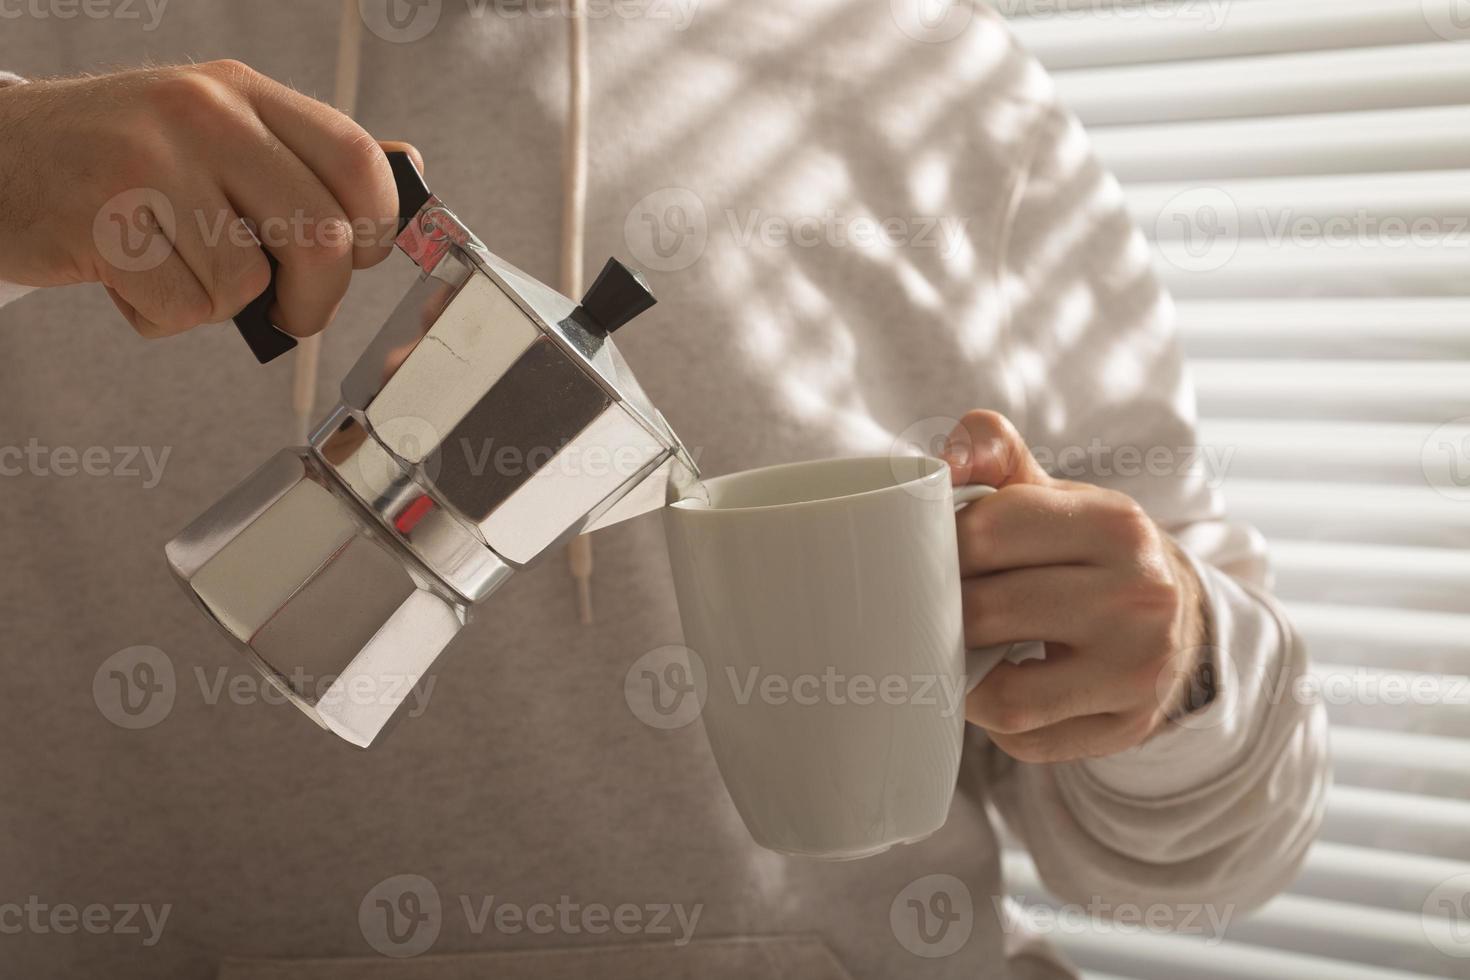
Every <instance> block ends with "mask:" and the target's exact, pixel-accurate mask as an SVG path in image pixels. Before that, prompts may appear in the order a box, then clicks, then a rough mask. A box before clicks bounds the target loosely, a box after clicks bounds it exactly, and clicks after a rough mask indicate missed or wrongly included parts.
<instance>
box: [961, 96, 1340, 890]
mask: <svg viewBox="0 0 1470 980" xmlns="http://www.w3.org/2000/svg"><path fill="white" fill-rule="evenodd" d="M1035 132H1036V135H1035V138H1034V140H1033V142H1032V144H1031V154H1030V159H1029V162H1028V164H1027V165H1026V167H1025V170H1024V177H1023V178H1022V179H1021V180H1020V181H1018V183H1017V186H1016V189H1015V192H1014V193H1015V199H1014V207H1013V209H1012V214H1013V215H1014V217H1013V219H1012V221H1011V222H1010V228H1009V234H1008V235H1007V238H1006V241H1007V245H1006V246H1005V250H1004V255H1005V260H1004V262H1003V263H1002V265H1001V283H1000V285H1001V288H1002V289H1003V290H1004V292H1005V295H1006V298H1007V304H1008V307H1009V316H1010V330H1011V331H1012V336H1013V337H1014V339H1015V343H1016V346H1017V349H1020V350H1026V351H1028V352H1029V356H1028V357H1027V358H1025V359H1023V361H1024V362H1023V363H1021V364H1020V365H1019V366H1018V369H1019V370H1021V371H1023V372H1024V374H1025V377H1024V378H1023V383H1024V384H1025V385H1026V388H1027V390H1028V397H1027V401H1026V408H1025V412H1024V417H1023V418H1022V419H1017V420H1016V422H1017V424H1018V426H1020V428H1021V431H1022V432H1023V433H1024V435H1025V436H1026V439H1027V442H1028V444H1029V445H1031V446H1032V447H1033V450H1034V451H1036V452H1037V454H1038V459H1040V460H1041V462H1042V463H1043V465H1044V466H1046V467H1047V468H1048V469H1049V470H1051V471H1052V472H1054V473H1055V474H1056V475H1059V476H1064V477H1066V478H1069V479H1079V480H1085V481H1087V482H1092V483H1097V484H1101V485H1105V486H1109V487H1112V488H1114V489H1117V490H1121V491H1123V492H1125V493H1128V494H1129V495H1131V496H1132V497H1133V498H1134V499H1136V500H1137V501H1139V502H1140V503H1141V504H1142V505H1143V506H1144V507H1145V508H1146V509H1147V510H1148V512H1149V513H1150V514H1151V515H1152V517H1153V518H1154V520H1155V521H1157V522H1158V523H1159V524H1160V525H1161V526H1162V527H1164V528H1165V529H1166V530H1167V531H1168V532H1170V533H1171V534H1172V535H1173V536H1174V537H1175V540H1176V541H1178V542H1179V544H1180V545H1181V546H1182V547H1183V549H1184V550H1185V551H1186V553H1187V554H1188V555H1189V557H1190V559H1191V561H1192V563H1193V565H1194V568H1195V570H1196V572H1197V573H1198V576H1199V579H1200V581H1201V583H1202V584H1203V587H1204V596H1203V603H1204V606H1205V612H1206V614H1207V619H1208V631H1209V635H1208V639H1207V641H1206V642H1207V644H1208V647H1207V651H1206V652H1207V653H1208V655H1209V662H1210V664H1211V667H1212V669H1213V675H1214V678H1215V683H1214V687H1215V688H1216V691H1215V695H1214V699H1213V701H1212V702H1210V703H1209V704H1208V705H1207V706H1206V707H1203V708H1202V709H1200V710H1198V711H1196V712H1194V713H1191V714H1188V715H1185V716H1184V717H1183V718H1181V719H1179V720H1178V721H1175V722H1171V723H1169V724H1168V725H1167V726H1166V728H1165V729H1164V730H1163V731H1162V732H1160V733H1159V734H1158V735H1156V736H1155V737H1154V738H1153V739H1151V740H1150V741H1148V742H1146V743H1145V744H1143V745H1142V746H1139V747H1137V748H1134V749H1131V750H1129V751H1127V752H1124V753H1121V754H1118V755H1114V756H1111V757H1108V758H1102V759H1094V760H1088V761H1083V762H1076V763H1069V764H1063V765H1047V766H1043V765H1030V764H1020V763H1016V762H1015V761H1014V760H1011V759H1010V758H1008V757H1006V756H1004V755H1003V754H1002V753H1000V751H999V750H997V749H995V748H994V747H993V746H989V747H988V748H987V753H988V755H987V756H985V757H984V758H985V760H986V764H987V765H988V766H990V767H991V768H990V779H989V782H990V783H991V786H992V790H991V792H992V795H993V797H994V799H995V801H996V803H997V806H998V808H999V809H1000V811H1001V813H1002V814H1003V816H1004V817H1005V819H1006V822H1007V823H1008V824H1009V825H1010V826H1011V827H1012V828H1013V829H1014V831H1015V832H1016V833H1017V834H1018V835H1019V836H1020V837H1021V838H1022V839H1023V840H1024V842H1025V843H1026V845H1027V847H1028V848H1029V849H1030V852H1031V855H1032V857H1033V859H1034V861H1035V863H1036V866H1037V869H1038V872H1039V873H1040V875H1041V877H1042V879H1043V881H1044V882H1045V884H1046V885H1047V887H1048V889H1049V890H1051V891H1052V892H1053V893H1054V894H1056V895H1058V896H1059V897H1060V898H1062V899H1063V900H1065V901H1069V902H1072V901H1076V902H1081V903H1087V902H1095V903H1101V907H1104V908H1105V907H1106V906H1107V905H1108V904H1109V903H1111V904H1112V905H1115V906H1116V905H1122V904H1124V903H1128V904H1131V905H1134V906H1136V907H1148V906H1149V905H1152V904H1157V903H1181V904H1182V903H1188V904H1191V905H1193V904H1197V903H1204V904H1210V905H1214V906H1217V907H1225V906H1228V907H1229V909H1230V911H1232V912H1233V911H1238V910H1242V909H1244V908H1246V907H1249V906H1252V905H1255V904H1258V903H1260V902H1263V901H1265V900H1266V899H1268V898H1269V897H1271V896H1272V895H1274V894H1275V893H1277V892H1278V891H1280V890H1281V889H1282V888H1284V887H1285V886H1286V885H1287V884H1289V883H1290V881H1291V879H1292V878H1293V877H1294V876H1295V874H1296V872H1297V869H1298V867H1299V865H1300V863H1301V861H1302V859H1303V857H1304V855H1305V853H1306V850H1307V847H1308V845H1309V844H1310V842H1311V840H1312V838H1313V836H1314V835H1315V833H1316V830H1317V827H1318V825H1319V823H1320V821H1321V814H1322V810H1323V803H1324V796H1325V793H1326V788H1327V783H1328V765H1327V750H1326V742H1327V733H1326V723H1325V716H1324V714H1323V712H1322V710H1321V709H1320V707H1312V706H1308V705H1304V704H1302V703H1300V702H1299V700H1298V699H1297V698H1296V697H1294V696H1293V695H1294V694H1295V691H1296V686H1295V681H1296V679H1297V678H1299V677H1301V676H1302V674H1303V672H1304V671H1305V670H1306V655H1305V652H1304V651H1303V649H1302V645H1301V642H1300V640H1299V639H1298V638H1297V636H1296V634H1295V633H1294V632H1293V630H1292V628H1291V624H1290V623H1288V622H1287V620H1286V618H1285V617H1284V616H1283V615H1282V613H1281V610H1280V608H1279V607H1278V606H1277V605H1276V603H1275V602H1274V601H1273V600H1272V599H1271V598H1270V596H1269V594H1268V591H1267V590H1268V589H1269V587H1270V581H1269V569H1268V564H1267V557H1266V548H1265V543H1264V541H1263V540H1262V538H1261V536H1260V535H1259V534H1258V533H1256V532H1255V531H1254V530H1253V529H1251V528H1248V527H1244V526H1241V525H1238V524H1232V523H1230V522H1229V521H1228V520H1227V518H1226V514H1225V510H1224V503H1223V500H1222V498H1221V495H1220V494H1219V492H1218V491H1217V489H1216V488H1215V486H1216V483H1217V481H1218V479H1219V477H1220V476H1221V475H1222V473H1221V470H1222V468H1223V466H1225V465H1228V452H1225V451H1224V447H1202V446H1201V445H1200V440H1199V437H1198V435H1197V434H1196V430H1195V399H1194V392H1193V389H1192V387H1191V385H1190V382H1189V379H1188V376H1187V374H1186V372H1185V369H1184V364H1183V360H1182V356H1181V353H1180V350H1179V345H1178V340H1177V337H1176V331H1175V328H1174V315H1173V307H1172V304H1171V302H1170V300H1169V298H1168V296H1167V295H1166V294H1165V293H1164V291H1163V289H1162V287H1161V286H1160V284H1159V281H1158V279H1157V277H1156V275H1155V273H1154V271H1153V269H1152V267H1151V265H1150V255H1149V250H1148V247H1147V245H1146V243H1145V242H1144V240H1143V238H1142V236H1141V235H1140V234H1139V232H1138V230H1137V229H1136V228H1135V227H1134V226H1133V224H1132V222H1131V219H1130V217H1129V215H1128V212H1127V211H1126V209H1125V207H1124V204H1123V199H1122V194H1121V191H1120V189H1119V188H1118V185H1117V183H1116V182H1115V181H1114V180H1113V179H1112V178H1111V177H1110V176H1109V175H1108V174H1107V173H1106V172H1105V171H1104V170H1103V168H1102V167H1101V165H1100V164H1099V163H1098V161H1097V160H1096V158H1095V157H1094V155H1093V154H1092V151H1091V149H1090V147H1089V145H1088V141H1087V138H1086V135H1085V134H1084V133H1083V131H1082V128H1081V126H1080V125H1079V124H1078V123H1077V122H1076V121H1075V120H1074V119H1073V118H1072V117H1070V116H1069V115H1067V114H1066V113H1064V112H1061V111H1059V110H1057V109H1055V108H1049V109H1047V110H1046V112H1045V114H1044V115H1043V117H1042V118H1041V120H1040V121H1039V123H1038V124H1037V128H1036V131H1035ZM971 734H972V736H975V737H977V738H979V737H981V736H979V735H978V733H976V732H975V730H973V729H972V730H971ZM987 744H988V743H987Z"/></svg>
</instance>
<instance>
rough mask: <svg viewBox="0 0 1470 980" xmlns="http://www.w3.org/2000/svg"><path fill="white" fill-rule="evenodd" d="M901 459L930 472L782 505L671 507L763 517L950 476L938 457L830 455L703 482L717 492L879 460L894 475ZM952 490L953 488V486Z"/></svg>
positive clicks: (679, 503) (689, 501) (681, 503)
mask: <svg viewBox="0 0 1470 980" xmlns="http://www.w3.org/2000/svg"><path fill="white" fill-rule="evenodd" d="M899 460H904V461H914V462H916V463H919V464H920V465H922V466H925V467H926V469H927V472H923V473H921V474H920V475H919V476H916V477H912V478H910V479H907V480H901V479H899V478H898V475H897V474H896V473H892V475H893V482H892V483H885V484H884V485H883V486H878V487H872V488H870V489H867V490H856V491H853V492H852V493H842V494H837V495H835V496H824V497H817V498H814V499H811V500H789V501H784V502H781V503H770V504H752V505H750V506H745V507H716V506H714V505H712V504H710V503H706V502H705V501H703V500H699V499H698V498H686V499H684V500H676V501H674V502H673V503H671V504H670V505H669V508H670V509H671V510H678V511H680V512H681V513H684V514H707V515H711V516H713V515H721V514H759V513H762V512H765V511H775V510H794V509H797V508H811V507H820V506H823V505H830V504H834V503H839V502H843V501H851V500H862V499H864V498H867V497H876V496H879V495H881V494H887V493H894V492H896V491H905V490H908V489H909V488H912V487H915V486H918V485H922V484H925V483H927V482H929V481H932V480H934V479H935V477H936V476H938V475H940V474H944V475H945V476H946V477H947V478H948V477H949V464H948V463H946V462H945V461H944V460H942V459H939V458H938V457H937V456H929V455H922V454H921V455H914V456H891V455H890V456H876V455H872V456H829V457H824V458H822V459H806V460H799V461H797V462H793V463H773V464H771V465H769V466H756V467H753V468H751V469H748V470H738V471H736V472H734V473H726V474H723V475H721V476H716V477H711V478H710V479H708V480H705V481H703V483H704V487H705V490H706V491H707V492H709V491H711V490H712V489H713V487H715V486H718V485H719V484H722V483H725V482H727V481H734V480H741V479H749V478H752V477H758V476H769V475H771V474H775V473H780V472H783V471H790V470H802V469H827V468H831V469H837V468H839V467H841V466H843V465H852V464H856V463H871V462H879V461H883V462H888V463H889V465H890V472H892V470H891V467H892V466H893V465H894V464H895V463H897V461H899ZM951 482H952V480H951ZM951 489H953V488H952V487H951ZM711 496H712V494H711Z"/></svg>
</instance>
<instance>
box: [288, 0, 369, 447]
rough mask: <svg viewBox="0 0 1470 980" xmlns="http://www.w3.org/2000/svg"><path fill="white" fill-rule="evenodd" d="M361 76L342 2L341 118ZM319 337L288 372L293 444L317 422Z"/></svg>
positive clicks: (355, 30) (351, 0)
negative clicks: (294, 440) (289, 375)
mask: <svg viewBox="0 0 1470 980" xmlns="http://www.w3.org/2000/svg"><path fill="white" fill-rule="evenodd" d="M361 74H362V17H361V16H360V15H359V13H358V9H357V0H342V16H341V17H340V19H339V21H338V27H337V78H336V82H335V84H334V86H333V91H332V104H333V105H334V106H336V107H337V111H339V112H341V113H342V114H343V115H345V116H348V117H352V116H356V115H357V84H358V79H359V77H360V76H361ZM321 362H322V335H321V334H313V335H312V336H310V337H305V338H303V339H302V341H301V343H300V345H298V346H297V348H296V362H295V364H294V365H293V366H292V372H291V411H292V413H293V414H294V416H295V420H296V442H297V444H298V445H303V444H305V442H306V440H307V438H308V436H309V435H310V434H311V426H312V423H313V422H315V421H316V395H317V388H318V387H319V385H320V377H321Z"/></svg>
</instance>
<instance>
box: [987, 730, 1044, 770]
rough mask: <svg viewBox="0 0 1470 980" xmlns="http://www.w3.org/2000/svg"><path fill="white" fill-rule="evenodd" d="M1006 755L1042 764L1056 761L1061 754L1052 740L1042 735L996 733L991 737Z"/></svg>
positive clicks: (1022, 760) (1021, 760)
mask: <svg viewBox="0 0 1470 980" xmlns="http://www.w3.org/2000/svg"><path fill="white" fill-rule="evenodd" d="M990 740H991V741H992V742H994V743H995V745H996V747H997V748H999V749H1000V750H1001V751H1002V752H1004V753H1005V754H1006V755H1008V756H1010V757H1011V758H1012V759H1015V760H1016V761H1017V762H1026V763H1031V764H1033V765H1042V764H1045V763H1048V762H1056V761H1057V760H1058V758H1059V755H1058V753H1057V751H1056V748H1055V747H1054V746H1053V745H1052V744H1051V743H1050V741H1049V740H1048V739H1047V738H1046V737H1044V736H1041V735H1036V734H1029V733H1020V734H1004V733H1002V734H994V735H992V736H991V739H990Z"/></svg>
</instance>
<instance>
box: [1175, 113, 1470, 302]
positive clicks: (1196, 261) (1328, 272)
mask: <svg viewBox="0 0 1470 980" xmlns="http://www.w3.org/2000/svg"><path fill="white" fill-rule="evenodd" d="M1466 145H1467V146H1470V140H1467V141H1466ZM1188 218H1189V220H1191V221H1192V220H1195V215H1194V214H1191V215H1189V216H1188ZM1207 220H1209V221H1213V220H1214V219H1213V218H1209V219H1207ZM1217 229H1218V226H1214V225H1211V226H1210V228H1209V229H1207V230H1205V231H1204V232H1203V233H1201V234H1197V235H1195V236H1194V237H1192V238H1187V239H1180V240H1178V241H1165V242H1163V243H1156V244H1155V245H1154V246H1153V248H1154V254H1155V263H1156V265H1157V268H1158V271H1159V274H1160V275H1161V276H1162V277H1163V280H1164V282H1165V284H1166V285H1167V286H1168V287H1169V291H1170V292H1171V293H1173V294H1174V296H1176V297H1178V298H1180V299H1186V300H1187V299H1192V298H1196V297H1198V298H1206V299H1216V298H1233V297H1260V296H1279V297H1283V298H1286V297H1302V296H1325V297H1334V296H1364V295H1374V296H1454V297H1461V296H1470V235H1466V234H1463V233H1462V234H1461V235H1460V237H1459V240H1458V242H1455V243H1450V242H1444V241H1430V242H1424V243H1420V242H1417V241H1412V240H1407V241H1388V240H1376V239H1375V240H1357V239H1356V236H1354V237H1352V238H1350V239H1349V240H1347V241H1342V240H1333V239H1327V238H1314V237H1310V236H1308V237H1293V238H1291V239H1289V240H1286V239H1283V240H1279V241H1262V240H1260V239H1240V238H1235V237H1225V236H1226V234H1228V233H1221V232H1219V231H1218V230H1217Z"/></svg>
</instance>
